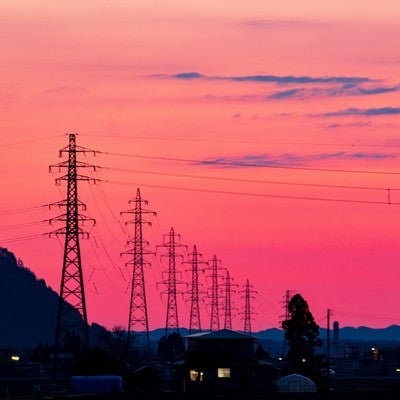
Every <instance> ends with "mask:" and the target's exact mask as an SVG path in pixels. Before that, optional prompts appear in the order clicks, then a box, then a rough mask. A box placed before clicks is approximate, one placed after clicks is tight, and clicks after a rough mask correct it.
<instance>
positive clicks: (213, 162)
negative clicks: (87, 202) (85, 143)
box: [97, 151, 400, 175]
mask: <svg viewBox="0 0 400 400" xmlns="http://www.w3.org/2000/svg"><path fill="white" fill-rule="evenodd" d="M97 152H98V153H99V154H106V155H111V156H118V157H131V158H141V159H146V160H160V161H176V162H186V163H192V164H199V165H228V166H235V167H254V168H272V169H289V170H301V171H318V172H341V173H352V174H375V175H400V171H394V172H391V171H372V170H355V169H353V170H351V169H339V168H317V167H300V166H290V165H270V164H261V165H260V164H257V163H244V162H238V161H223V160H208V161H207V160H196V159H190V158H178V157H158V156H146V155H142V154H128V153H113V152H103V151H97Z"/></svg>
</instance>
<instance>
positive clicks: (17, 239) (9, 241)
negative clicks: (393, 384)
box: [1, 234, 47, 243]
mask: <svg viewBox="0 0 400 400" xmlns="http://www.w3.org/2000/svg"><path fill="white" fill-rule="evenodd" d="M44 237H47V235H46V234H37V235H27V236H19V237H15V238H11V239H4V240H3V239H2V240H1V243H14V242H21V241H24V240H31V239H38V238H42V239H43V238H44Z"/></svg>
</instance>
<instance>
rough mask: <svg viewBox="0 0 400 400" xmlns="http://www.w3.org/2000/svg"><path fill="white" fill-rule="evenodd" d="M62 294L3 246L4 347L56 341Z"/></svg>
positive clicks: (0, 329) (0, 338) (0, 324)
mask: <svg viewBox="0 0 400 400" xmlns="http://www.w3.org/2000/svg"><path fill="white" fill-rule="evenodd" d="M58 299H59V296H58V294H57V293H56V292H55V291H54V290H53V289H51V288H50V287H48V286H47V285H46V282H45V281H44V279H37V277H36V276H35V274H34V273H33V272H32V271H30V270H29V269H28V268H26V267H25V266H24V265H23V263H22V261H21V260H19V259H17V258H16V257H15V255H14V254H13V253H11V252H10V251H8V250H7V249H5V248H1V247H0V310H1V312H0V348H4V347H33V346H36V345H37V344H38V343H39V342H42V343H49V344H52V343H53V341H54V331H55V323H56V315H57V307H58Z"/></svg>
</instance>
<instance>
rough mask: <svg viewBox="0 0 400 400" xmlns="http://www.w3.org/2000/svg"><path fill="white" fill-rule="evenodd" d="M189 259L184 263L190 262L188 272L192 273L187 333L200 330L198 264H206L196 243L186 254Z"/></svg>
mask: <svg viewBox="0 0 400 400" xmlns="http://www.w3.org/2000/svg"><path fill="white" fill-rule="evenodd" d="M188 255H189V257H190V259H189V260H188V261H185V264H190V266H191V268H190V272H191V273H192V283H191V285H190V292H189V293H190V321H189V334H190V333H193V332H195V331H197V332H200V331H201V318H200V297H199V295H200V291H199V264H207V262H206V261H201V257H202V255H201V254H200V253H198V252H197V247H196V245H194V246H193V252H192V253H189V254H188Z"/></svg>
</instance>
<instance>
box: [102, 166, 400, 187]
mask: <svg viewBox="0 0 400 400" xmlns="http://www.w3.org/2000/svg"><path fill="white" fill-rule="evenodd" d="M101 168H103V169H107V170H110V171H118V172H134V173H138V174H147V175H160V176H172V177H178V178H194V179H207V180H219V181H227V182H246V183H266V184H271V185H287V186H305V187H323V188H331V189H357V190H358V189H359V190H379V191H385V192H387V191H388V190H390V191H400V189H399V188H383V187H373V186H354V185H330V184H320V183H300V182H287V181H268V180H263V179H244V178H225V177H221V176H210V175H191V174H178V173H170V172H158V171H144V170H137V169H129V168H114V167H101Z"/></svg>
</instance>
